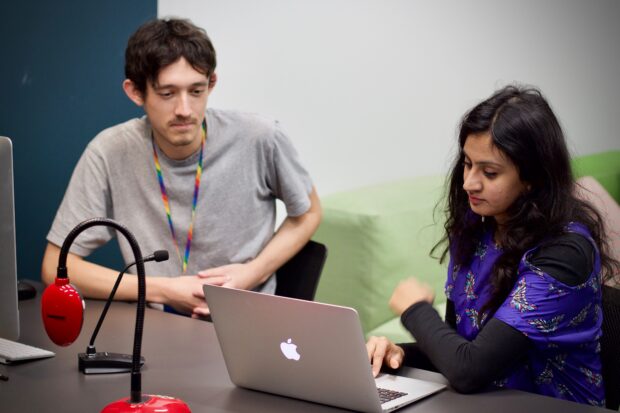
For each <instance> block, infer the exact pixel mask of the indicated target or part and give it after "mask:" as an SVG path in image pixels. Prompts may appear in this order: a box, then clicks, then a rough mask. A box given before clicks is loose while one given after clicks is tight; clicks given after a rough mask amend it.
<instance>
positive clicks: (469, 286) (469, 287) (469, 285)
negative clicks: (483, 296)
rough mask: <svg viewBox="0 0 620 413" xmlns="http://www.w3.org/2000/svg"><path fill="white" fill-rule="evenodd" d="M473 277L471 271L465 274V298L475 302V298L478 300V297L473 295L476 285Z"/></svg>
mask: <svg viewBox="0 0 620 413" xmlns="http://www.w3.org/2000/svg"><path fill="white" fill-rule="evenodd" d="M474 277H475V276H474V273H472V272H471V271H469V272H468V273H467V276H466V281H465V295H466V296H467V299H468V300H475V299H476V298H478V295H476V294H475V293H474V286H475V284H476V279H475V278H474Z"/></svg>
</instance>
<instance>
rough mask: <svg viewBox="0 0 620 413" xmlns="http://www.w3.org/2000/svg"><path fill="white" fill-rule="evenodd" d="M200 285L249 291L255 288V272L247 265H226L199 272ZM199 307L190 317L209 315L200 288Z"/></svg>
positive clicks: (194, 309) (193, 310)
mask: <svg viewBox="0 0 620 413" xmlns="http://www.w3.org/2000/svg"><path fill="white" fill-rule="evenodd" d="M197 277H198V279H199V280H200V281H201V282H202V284H214V285H220V286H222V287H227V288H236V289H240V290H249V289H252V288H254V287H255V285H254V284H255V283H256V281H255V280H256V279H257V277H256V271H255V270H254V269H253V268H252V266H251V265H250V264H249V263H247V264H228V265H222V266H221V267H215V268H209V269H208V270H203V271H199V272H198V275H197ZM200 296H201V297H202V298H203V300H202V303H201V305H199V306H196V307H194V308H193V309H192V313H193V314H192V317H194V318H201V317H204V316H207V315H209V314H210V312H209V307H208V306H207V305H206V304H205V302H204V293H203V291H202V286H201V287H200Z"/></svg>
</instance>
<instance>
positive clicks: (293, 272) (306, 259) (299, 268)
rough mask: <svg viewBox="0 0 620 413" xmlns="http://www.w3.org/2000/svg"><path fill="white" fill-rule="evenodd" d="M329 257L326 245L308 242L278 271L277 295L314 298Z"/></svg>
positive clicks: (304, 298)
mask: <svg viewBox="0 0 620 413" xmlns="http://www.w3.org/2000/svg"><path fill="white" fill-rule="evenodd" d="M326 258H327V248H326V247H325V245H323V244H320V243H318V242H315V241H308V243H307V244H306V245H305V246H304V247H303V248H302V249H301V250H300V251H299V252H298V253H297V254H295V255H294V256H293V257H292V258H291V259H290V260H289V261H288V262H286V263H285V264H284V265H283V266H282V267H281V268H280V269H278V270H277V271H276V281H277V283H278V284H277V287H276V295H280V296H283V297H291V298H299V299H302V300H308V301H312V300H314V294H315V293H316V288H317V286H318V284H319V278H320V277H321V272H322V271H323V264H325V259H326Z"/></svg>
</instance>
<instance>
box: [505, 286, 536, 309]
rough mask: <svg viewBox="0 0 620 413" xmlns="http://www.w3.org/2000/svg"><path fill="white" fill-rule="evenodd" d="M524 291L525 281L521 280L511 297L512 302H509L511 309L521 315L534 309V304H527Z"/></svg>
mask: <svg viewBox="0 0 620 413" xmlns="http://www.w3.org/2000/svg"><path fill="white" fill-rule="evenodd" d="M525 289H526V284H525V279H524V278H521V280H520V281H519V285H518V287H517V289H516V290H515V293H514V295H513V297H512V300H510V306H511V307H512V308H516V309H517V310H519V311H520V312H522V313H524V312H526V311H532V310H535V309H536V304H530V303H528V301H527V298H526V297H525Z"/></svg>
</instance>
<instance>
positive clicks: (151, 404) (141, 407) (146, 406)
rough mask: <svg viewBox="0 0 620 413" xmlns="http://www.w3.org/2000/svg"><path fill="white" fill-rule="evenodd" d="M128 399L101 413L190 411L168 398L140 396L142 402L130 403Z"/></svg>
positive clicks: (180, 403) (173, 399) (181, 401)
mask: <svg viewBox="0 0 620 413" xmlns="http://www.w3.org/2000/svg"><path fill="white" fill-rule="evenodd" d="M129 400H130V398H129V397H126V398H124V399H121V400H118V401H115V402H114V403H110V404H108V405H107V406H106V407H104V408H103V410H101V413H127V412H131V413H151V412H152V413H154V412H160V413H191V412H192V411H191V410H190V409H189V407H188V406H187V405H186V404H185V402H183V400H180V399H176V398H174V397H169V396H161V395H149V394H144V395H142V400H143V401H142V402H140V403H131V402H130V401H129Z"/></svg>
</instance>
